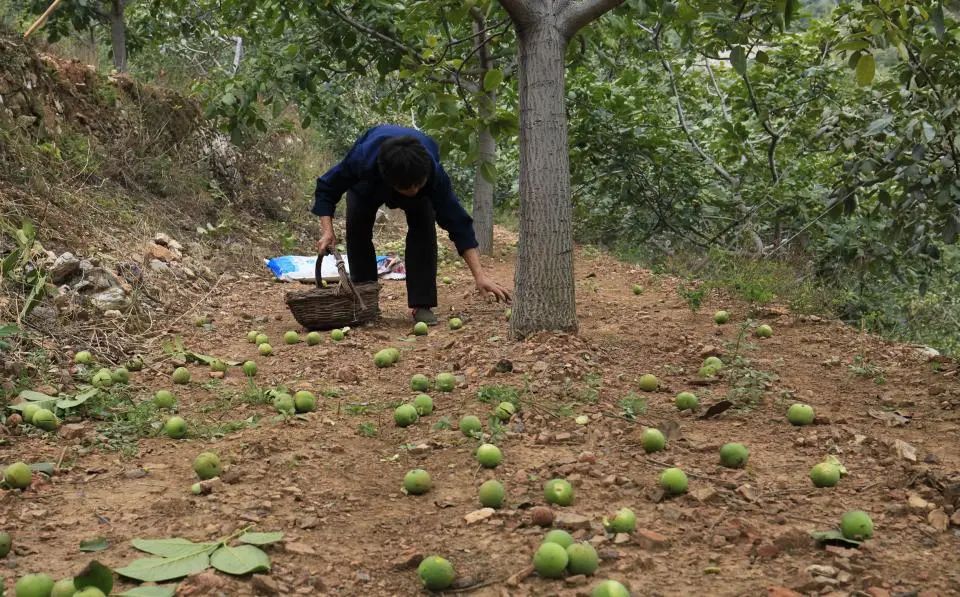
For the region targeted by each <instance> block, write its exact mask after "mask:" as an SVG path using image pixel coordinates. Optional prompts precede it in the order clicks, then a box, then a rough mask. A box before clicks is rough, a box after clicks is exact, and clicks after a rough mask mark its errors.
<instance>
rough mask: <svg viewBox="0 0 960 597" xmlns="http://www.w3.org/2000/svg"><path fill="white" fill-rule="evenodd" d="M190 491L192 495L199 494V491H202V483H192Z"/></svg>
mask: <svg viewBox="0 0 960 597" xmlns="http://www.w3.org/2000/svg"><path fill="white" fill-rule="evenodd" d="M190 493H192V494H193V495H200V494H201V493H203V485H201V484H199V483H194V484H193V485H191V486H190Z"/></svg>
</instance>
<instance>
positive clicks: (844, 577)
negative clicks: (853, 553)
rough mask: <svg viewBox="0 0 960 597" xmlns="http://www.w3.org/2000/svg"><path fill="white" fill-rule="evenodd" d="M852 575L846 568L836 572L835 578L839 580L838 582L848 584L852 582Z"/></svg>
mask: <svg viewBox="0 0 960 597" xmlns="http://www.w3.org/2000/svg"><path fill="white" fill-rule="evenodd" d="M853 578H854V577H853V575H852V574H850V573H849V572H847V571H846V570H841V571H840V572H838V573H837V580H839V581H840V584H843V585H845V584H849V583H851V582H853Z"/></svg>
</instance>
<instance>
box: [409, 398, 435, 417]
mask: <svg viewBox="0 0 960 597" xmlns="http://www.w3.org/2000/svg"><path fill="white" fill-rule="evenodd" d="M413 408H415V409H417V414H418V415H420V416H421V417H425V416H427V415H429V414H433V398H431V397H430V396H428V395H427V394H418V395H417V397H416V398H414V399H413Z"/></svg>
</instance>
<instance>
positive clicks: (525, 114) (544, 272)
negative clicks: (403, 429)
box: [510, 13, 577, 337]
mask: <svg viewBox="0 0 960 597" xmlns="http://www.w3.org/2000/svg"><path fill="white" fill-rule="evenodd" d="M559 25H560V24H559V23H558V22H557V15H556V14H550V13H547V14H539V15H537V19H536V20H535V21H534V22H532V23H518V24H517V35H518V39H519V69H520V73H519V74H520V77H519V92H520V246H519V254H518V257H517V271H516V279H515V287H516V304H515V306H514V308H513V313H512V315H511V317H510V329H511V332H512V333H513V334H514V335H515V336H518V337H524V336H528V335H529V334H531V333H533V332H537V331H540V330H560V331H576V330H577V313H576V301H575V298H576V297H575V293H574V282H573V280H574V273H573V266H574V263H573V226H572V221H573V207H572V205H571V203H570V163H569V148H568V145H567V114H566V106H565V101H564V100H565V97H564V95H565V93H564V90H565V72H564V60H563V58H564V51H565V49H566V45H567V38H566V36H565V34H564V31H563V28H562V27H560V26H559Z"/></svg>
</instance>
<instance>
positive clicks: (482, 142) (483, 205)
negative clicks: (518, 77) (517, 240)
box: [471, 8, 497, 255]
mask: <svg viewBox="0 0 960 597" xmlns="http://www.w3.org/2000/svg"><path fill="white" fill-rule="evenodd" d="M471 15H472V16H473V32H474V35H475V37H474V42H473V43H474V48H476V50H477V56H478V58H479V60H480V70H481V71H482V72H481V75H480V81H481V83H480V85H481V86H482V85H483V77H484V75H485V74H486V73H487V71H488V70H490V69H491V68H493V64H492V61H491V59H490V52H489V50H488V49H487V44H485V43H484V40H483V36H482V35H478V34H479V33H480V32H482V31H483V29H484V28H485V27H486V19H485V18H484V16H483V13H482V12H481V11H480V10H478V9H476V8H474V10H472V11H471ZM496 102H497V98H496V94H495V92H486V93H484V94H483V97H482V98H481V99H480V105H479V107H478V110H477V112H478V115H479V117H480V121H481V124H480V127H479V129H478V131H477V145H478V148H479V153H478V155H477V168H476V171H475V172H474V177H473V231H474V233H475V234H476V235H477V242H478V243H480V246H479V247H477V248H478V249H479V251H480V254H481V255H492V254H493V192H494V190H495V188H496V181H495V180H493V181H490V180H487V179H486V178H484V177H483V175H482V174H481V171H480V166H481V165H483V164H485V163H487V164H496V163H497V142H496V140H495V139H494V138H493V133H491V132H490V127H489V126H487V125H486V124H485V122H486V121H487V120H489V119H490V118H492V117H493V116H494V115H495V114H496Z"/></svg>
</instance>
